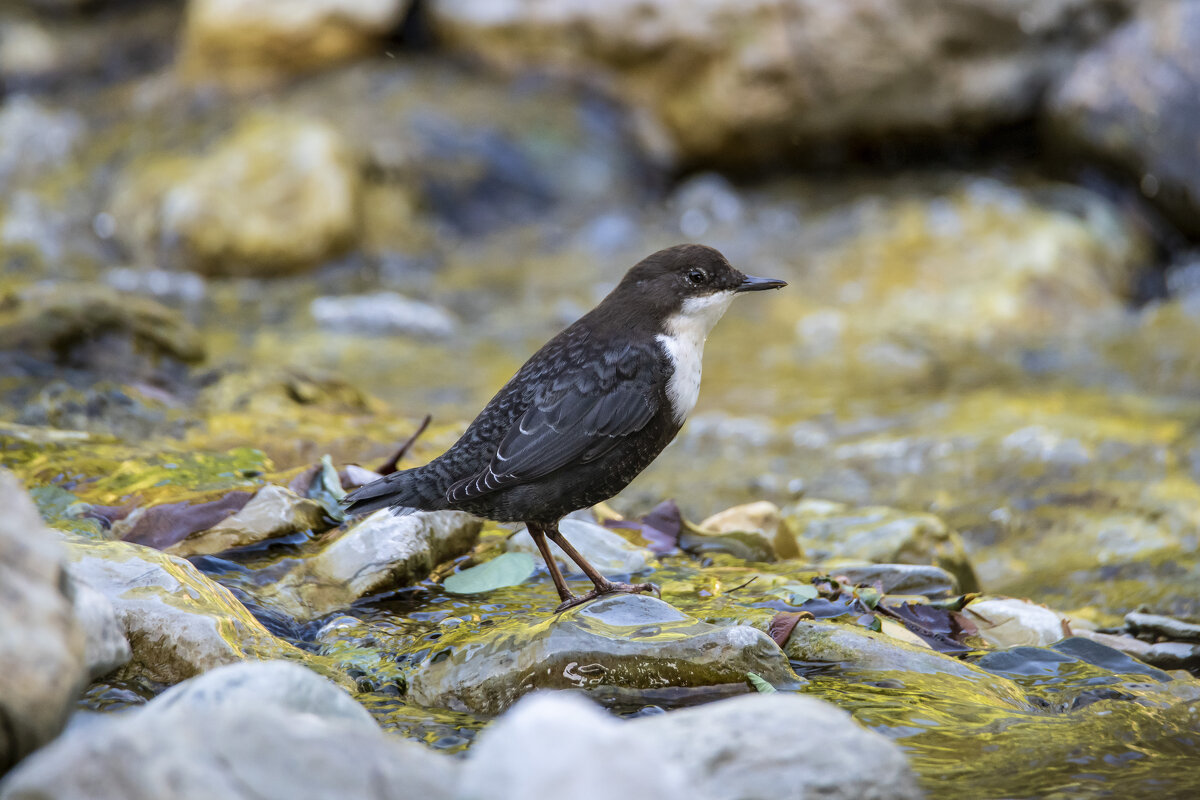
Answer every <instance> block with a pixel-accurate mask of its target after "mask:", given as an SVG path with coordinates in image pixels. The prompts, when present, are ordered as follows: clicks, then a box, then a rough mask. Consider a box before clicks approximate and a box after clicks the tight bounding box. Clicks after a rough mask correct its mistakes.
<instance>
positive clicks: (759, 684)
mask: <svg viewBox="0 0 1200 800" xmlns="http://www.w3.org/2000/svg"><path fill="white" fill-rule="evenodd" d="M746 680H748V681H750V685H751V686H753V687H754V688H755V690H756V691H757V692H758V693H759V694H775V692H777V691H779V690H778V689H776V688H775V687H774V686H772V685H771V684H769V683H767V681H766V679H765V678H763V676H761V675H756V674H755V673H753V672H747V673H746Z"/></svg>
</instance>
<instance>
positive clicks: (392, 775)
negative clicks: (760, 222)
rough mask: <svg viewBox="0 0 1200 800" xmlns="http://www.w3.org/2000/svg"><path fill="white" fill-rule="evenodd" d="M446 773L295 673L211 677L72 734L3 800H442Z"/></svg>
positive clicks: (448, 763) (264, 669) (245, 671)
mask: <svg viewBox="0 0 1200 800" xmlns="http://www.w3.org/2000/svg"><path fill="white" fill-rule="evenodd" d="M456 766H457V765H456V764H455V763H454V762H453V761H452V760H451V759H449V758H446V757H445V756H440V755H438V754H436V753H433V752H431V751H429V750H428V749H426V748H425V747H423V746H421V745H419V744H417V743H415V742H404V741H398V740H396V739H393V738H390V737H388V736H387V735H386V734H384V733H383V732H382V731H381V730H380V729H379V728H378V726H376V724H375V723H374V721H372V720H371V718H370V716H369V715H368V714H367V713H366V712H365V711H364V710H363V709H362V708H361V707H360V706H358V704H357V703H355V702H354V700H353V699H352V698H351V697H350V696H349V695H347V694H345V693H344V692H341V691H340V690H338V689H337V688H335V687H334V686H332V685H331V684H329V683H328V682H327V681H325V680H323V679H322V678H320V677H318V676H317V675H316V674H314V673H312V672H310V671H308V670H305V669H303V668H301V667H298V666H291V665H279V664H272V663H267V664H247V665H241V666H236V667H227V668H224V669H220V670H216V671H214V672H212V673H209V674H208V675H205V676H203V677H201V678H197V679H194V680H192V681H189V682H187V683H185V684H183V685H181V686H179V687H177V688H176V689H175V690H172V691H170V692H167V693H165V694H164V695H162V696H161V697H159V698H157V699H155V700H153V701H151V702H150V703H149V704H147V705H146V706H145V707H143V708H140V709H137V710H134V711H130V712H129V713H126V714H122V715H119V716H112V717H106V718H104V719H101V720H97V721H95V722H93V724H92V725H90V726H86V727H84V728H82V729H79V730H75V731H73V732H72V733H69V734H68V735H66V736H64V737H62V738H61V739H59V740H58V741H56V742H55V743H54V744H53V745H51V746H50V747H47V748H45V749H44V750H42V751H41V752H40V753H38V754H37V756H36V757H35V758H31V759H29V760H28V761H26V762H25V763H24V764H22V765H21V767H20V769H18V770H17V771H15V772H14V773H12V774H11V775H10V776H9V777H8V778H7V779H6V780H5V782H4V784H3V787H2V788H0V798H3V800H33V798H38V797H56V798H62V800H84V799H85V798H86V799H87V800H154V799H156V798H162V797H175V798H179V799H180V800H207V798H212V797H224V798H231V800H252V799H254V798H262V797H281V796H286V797H290V798H296V799H297V800H306V799H308V798H312V800H316V799H317V798H325V797H331V796H335V795H343V794H344V795H346V796H350V797H361V798H368V799H369V800H401V798H407V797H429V798H433V800H440V798H450V797H451V796H452V787H453V785H454V783H455V780H456Z"/></svg>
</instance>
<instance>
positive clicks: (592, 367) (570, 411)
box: [446, 345, 660, 502]
mask: <svg viewBox="0 0 1200 800" xmlns="http://www.w3.org/2000/svg"><path fill="white" fill-rule="evenodd" d="M659 369H660V365H659V363H658V355H657V352H656V351H654V350H653V349H650V348H646V349H640V348H634V347H631V346H628V345H627V346H624V347H621V348H619V349H613V350H610V351H608V352H606V353H604V354H603V358H600V359H596V360H593V361H591V362H590V363H585V364H577V365H572V366H570V367H568V368H567V369H566V370H564V371H562V372H561V373H560V374H558V375H557V376H553V377H549V376H548V377H547V379H546V380H545V381H543V382H542V383H541V386H540V387H539V389H538V390H537V391H536V392H535V394H534V396H533V397H532V399H531V402H530V404H529V406H528V408H526V409H525V411H524V413H523V414H521V416H519V417H518V418H517V419H516V421H515V422H514V423H513V424H512V427H510V428H509V430H508V432H507V433H506V434H505V435H504V437H503V438H502V439H501V440H500V445H499V446H498V447H497V448H496V452H495V453H494V454H493V456H492V459H491V461H490V463H489V464H488V465H487V467H485V468H484V469H483V470H481V471H480V472H478V473H477V474H475V475H472V476H471V477H469V478H467V479H465V480H462V481H459V482H458V483H456V484H454V485H453V486H451V487H450V490H449V491H448V492H447V493H446V497H447V499H449V500H450V501H451V502H455V501H461V500H466V499H470V498H474V497H478V496H480V495H483V494H487V493H488V492H493V491H496V490H497V489H501V488H504V487H507V486H514V485H516V484H520V483H526V482H528V481H533V480H537V479H538V478H541V477H544V476H546V475H549V474H550V473H552V472H554V471H555V470H557V469H561V468H562V467H564V466H566V465H568V464H573V463H587V462H589V461H594V460H596V459H597V458H599V457H600V456H602V455H604V454H605V453H606V452H608V451H609V450H610V449H612V448H613V447H614V446H615V445H616V444H617V443H618V442H619V441H620V440H621V439H622V438H623V437H625V436H628V435H630V434H632V433H636V432H637V431H640V430H641V429H642V428H644V427H646V425H647V424H648V423H649V422H650V420H651V419H652V418H653V416H654V393H655V388H656V387H655V384H656V380H657V376H658V373H659Z"/></svg>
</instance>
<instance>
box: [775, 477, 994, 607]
mask: <svg viewBox="0 0 1200 800" xmlns="http://www.w3.org/2000/svg"><path fill="white" fill-rule="evenodd" d="M788 518H789V520H790V521H791V522H792V523H793V525H794V528H795V530H796V531H797V538H798V539H799V542H800V545H801V547H803V549H804V552H805V553H806V554H807V555H808V557H810V558H813V559H816V560H818V561H824V560H828V559H835V558H837V559H862V560H865V561H871V562H876V563H885V564H887V563H899V564H934V565H937V566H939V567H941V568H942V569H944V570H945V571H946V572H948V573H950V574H951V575H953V576H954V578H955V579H956V580H957V582H958V585H959V588H960V590H961V591H964V592H971V591H975V590H976V588H977V587H978V581H977V580H976V578H975V572H974V570H973V569H972V567H971V562H970V561H969V560H968V559H967V554H966V549H965V548H964V546H963V541H962V537H960V536H959V534H958V532H957V531H954V530H952V529H950V528H949V527H948V526H947V525H946V523H945V522H943V521H942V520H941V519H940V518H939V517H937V516H934V515H933V514H910V513H906V512H904V511H900V510H898V509H892V508H883V507H873V506H869V507H863V508H852V507H850V506H847V505H845V504H843V503H833V502H829V501H826V500H801V501H800V502H799V503H797V504H796V505H795V506H793V507H792V508H791V509H789V512H788Z"/></svg>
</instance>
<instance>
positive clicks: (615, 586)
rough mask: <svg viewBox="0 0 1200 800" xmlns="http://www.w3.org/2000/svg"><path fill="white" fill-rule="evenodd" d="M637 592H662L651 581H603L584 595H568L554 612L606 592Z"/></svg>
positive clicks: (655, 593) (601, 595) (657, 595)
mask: <svg viewBox="0 0 1200 800" xmlns="http://www.w3.org/2000/svg"><path fill="white" fill-rule="evenodd" d="M619 592H620V593H624V594H639V593H641V592H647V593H650V592H653V593H654V596H655V597H658V598H660V599H661V598H662V592H660V591H659V589H658V587H657V586H655V585H654V584H653V583H614V582H612V581H605V582H604V583H602V584H597V585H596V588H594V589H592V590H591V591H590V592H588V593H587V594H584V595H577V596H572V597H568V598H567V599H566V600H564V601H563V602H562V603H561V604H560V605H559V607H558V608H556V609H554V613H555V614H561V613H562V612H564V611H566V610H567V609H568V608H574V607H575V606H578V605H583V604H584V603H586V602H588V601H589V600H595V599H596V598H597V597H603V596H604V595H606V594H617V593H619Z"/></svg>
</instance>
